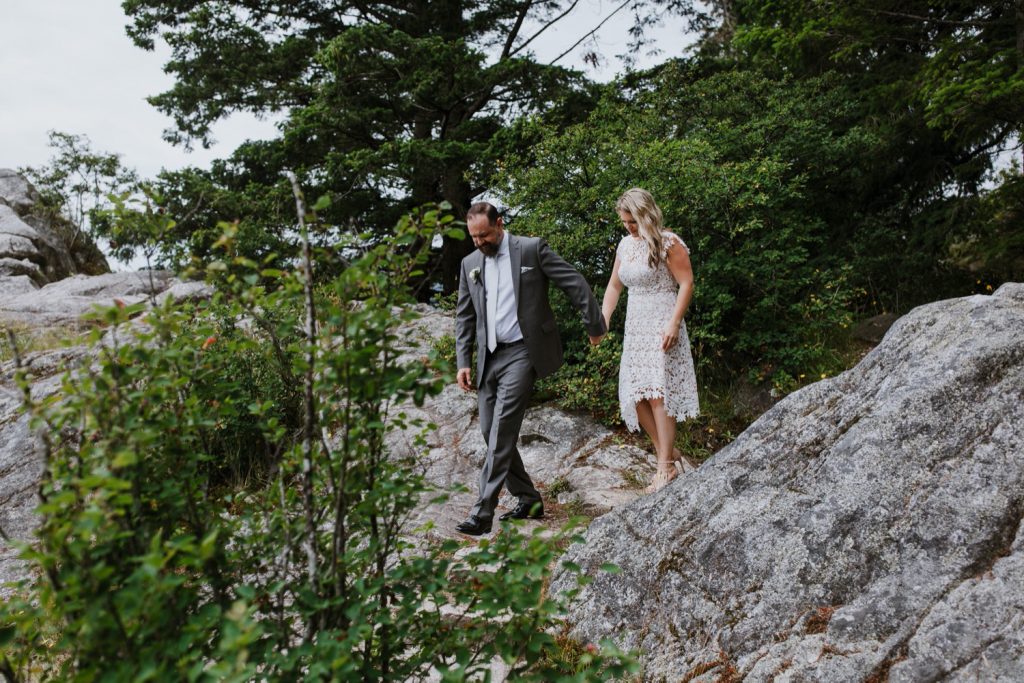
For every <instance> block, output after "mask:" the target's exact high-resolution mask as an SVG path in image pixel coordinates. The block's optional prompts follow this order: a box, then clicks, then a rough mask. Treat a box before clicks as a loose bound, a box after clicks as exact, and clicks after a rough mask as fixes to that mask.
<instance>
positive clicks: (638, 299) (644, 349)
mask: <svg viewBox="0 0 1024 683" xmlns="http://www.w3.org/2000/svg"><path fill="white" fill-rule="evenodd" d="M662 236H663V244H664V249H665V251H664V253H663V254H662V260H661V263H659V264H658V267H657V268H655V269H652V268H651V267H650V265H648V261H647V243H646V242H644V241H643V240H642V239H639V238H635V237H632V236H631V235H626V236H625V237H623V238H622V241H621V242H619V247H618V250H617V251H616V256H618V259H619V279H620V280H622V283H623V284H624V285H626V287H627V288H628V289H629V291H628V294H627V305H626V336H625V338H624V339H623V342H622V361H621V362H620V364H619V407H620V410H621V413H622V421H623V422H625V423H626V427H627V428H628V429H629V430H630V431H633V432H635V431H637V430H638V429H639V428H640V426H639V422H638V421H637V415H636V404H637V403H638V402H639V401H641V400H643V399H651V398H664V399H665V412H667V413H668V414H669V415H671V416H673V417H675V418H676V420H678V421H682V420H685V419H686V418H688V417H693V416H695V415H697V414H698V413H699V412H700V408H699V404H698V402H697V378H696V376H695V375H694V372H693V356H692V355H690V338H689V337H688V336H687V334H686V323H685V322H682V323H680V324H679V341H678V342H677V343H676V344H675V345H674V346H673V347H672V348H671V349H669V350H668V352H665V351H662V350H661V333H662V330H664V329H665V325H667V324H668V323H669V321H670V320H671V319H672V312H673V310H674V309H675V305H676V296H677V294H678V293H679V284H678V283H677V282H676V280H675V278H673V277H672V273H670V272H669V270H668V265H667V264H666V263H665V258H666V255H667V253H668V249H669V247H670V246H671V245H673V244H676V243H678V244H682V245H683V248H684V249H686V250H687V251H689V248H688V247H687V246H686V244H684V243H683V241H682V240H680V239H679V238H678V237H676V236H675V235H673V234H672V233H670V232H664V233H662Z"/></svg>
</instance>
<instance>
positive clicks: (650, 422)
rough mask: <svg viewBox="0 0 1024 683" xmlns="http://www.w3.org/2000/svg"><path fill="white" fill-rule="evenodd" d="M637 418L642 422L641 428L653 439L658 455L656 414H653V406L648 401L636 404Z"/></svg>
mask: <svg viewBox="0 0 1024 683" xmlns="http://www.w3.org/2000/svg"><path fill="white" fill-rule="evenodd" d="M636 417H637V420H638V421H639V422H640V426H641V427H643V428H644V431H645V432H647V436H649V437H651V443H652V444H654V454H655V456H657V454H658V424H657V423H656V422H655V421H654V413H653V412H651V404H650V403H648V401H647V399H644V400H642V401H639V402H638V403H637V404H636Z"/></svg>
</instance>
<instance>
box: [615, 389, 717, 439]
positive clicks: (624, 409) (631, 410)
mask: <svg viewBox="0 0 1024 683" xmlns="http://www.w3.org/2000/svg"><path fill="white" fill-rule="evenodd" d="M654 398H661V399H664V398H665V390H664V389H660V388H650V389H638V390H635V391H632V392H630V394H629V396H628V397H627V399H626V401H625V402H622V403H621V410H620V413H621V416H622V421H623V422H624V423H625V424H626V429H628V430H629V431H631V432H638V431H640V419H639V418H638V417H637V414H636V405H637V404H638V403H639V402H640V401H649V400H651V399H654ZM665 412H666V413H667V414H668V415H669V416H670V417H674V418H675V419H676V422H683V421H685V420H688V419H690V418H691V417H697V416H698V415H700V405H699V404H696V405H695V404H694V403H693V402H692V401H683V402H682V405H669V404H668V401H666V402H665Z"/></svg>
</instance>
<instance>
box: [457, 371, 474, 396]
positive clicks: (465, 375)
mask: <svg viewBox="0 0 1024 683" xmlns="http://www.w3.org/2000/svg"><path fill="white" fill-rule="evenodd" d="M455 383H456V384H458V385H459V388H460V389H462V390H463V391H472V390H473V385H472V384H471V383H470V380H469V368H459V372H458V374H456V375H455Z"/></svg>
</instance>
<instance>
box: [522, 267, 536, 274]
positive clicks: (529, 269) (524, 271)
mask: <svg viewBox="0 0 1024 683" xmlns="http://www.w3.org/2000/svg"><path fill="white" fill-rule="evenodd" d="M531 270H533V266H520V267H519V272H520V273H529V272H530V271H531Z"/></svg>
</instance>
